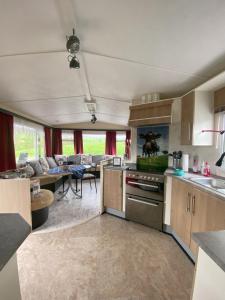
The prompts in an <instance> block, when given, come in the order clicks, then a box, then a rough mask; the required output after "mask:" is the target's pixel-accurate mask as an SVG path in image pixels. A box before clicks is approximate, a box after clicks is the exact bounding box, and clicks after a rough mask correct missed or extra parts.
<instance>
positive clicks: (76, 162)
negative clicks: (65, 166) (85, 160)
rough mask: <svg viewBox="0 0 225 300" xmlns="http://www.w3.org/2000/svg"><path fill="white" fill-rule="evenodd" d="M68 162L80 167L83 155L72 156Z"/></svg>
mask: <svg viewBox="0 0 225 300" xmlns="http://www.w3.org/2000/svg"><path fill="white" fill-rule="evenodd" d="M68 162H69V163H72V164H74V165H80V164H81V154H76V155H70V156H69V157H68Z"/></svg>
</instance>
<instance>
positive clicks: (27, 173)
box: [19, 164, 35, 178]
mask: <svg viewBox="0 0 225 300" xmlns="http://www.w3.org/2000/svg"><path fill="white" fill-rule="evenodd" d="M19 170H20V174H21V175H23V174H24V175H25V177H26V178H31V177H32V176H34V174H35V171H34V169H33V168H32V167H31V165H29V164H28V165H26V167H23V168H20V169H19Z"/></svg>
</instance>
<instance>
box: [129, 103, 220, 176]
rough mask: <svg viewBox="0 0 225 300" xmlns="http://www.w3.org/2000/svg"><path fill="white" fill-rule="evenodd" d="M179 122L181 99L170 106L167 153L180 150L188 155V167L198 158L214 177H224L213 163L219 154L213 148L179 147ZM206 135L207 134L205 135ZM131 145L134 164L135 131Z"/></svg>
mask: <svg viewBox="0 0 225 300" xmlns="http://www.w3.org/2000/svg"><path fill="white" fill-rule="evenodd" d="M180 122H181V99H174V102H173V105H172V124H171V125H170V130H169V153H172V152H173V151H177V150H181V151H183V153H188V154H189V166H190V167H192V162H193V157H194V156H198V158H199V161H202V160H204V161H208V163H209V164H210V167H211V172H212V173H213V174H216V175H220V176H224V177H225V170H224V171H223V170H222V169H221V168H218V167H216V166H215V162H216V161H217V160H218V158H219V157H220V155H221V153H220V151H219V149H216V147H215V146H182V145H180ZM205 134H207V133H205ZM131 137H132V145H131V160H132V161H133V162H136V156H137V150H136V149H137V130H136V128H132V129H131ZM169 165H170V166H172V159H171V158H170V159H169Z"/></svg>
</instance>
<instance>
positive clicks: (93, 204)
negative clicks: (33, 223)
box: [33, 180, 100, 234]
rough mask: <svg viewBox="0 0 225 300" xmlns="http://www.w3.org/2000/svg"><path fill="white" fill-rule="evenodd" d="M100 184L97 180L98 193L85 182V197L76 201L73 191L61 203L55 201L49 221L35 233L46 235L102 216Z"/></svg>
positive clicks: (50, 210)
mask: <svg viewBox="0 0 225 300" xmlns="http://www.w3.org/2000/svg"><path fill="white" fill-rule="evenodd" d="M99 190H100V184H99V180H97V193H96V191H95V187H94V184H92V189H91V188H90V184H89V182H88V181H86V182H83V197H82V199H76V196H75V195H74V194H73V192H72V191H71V190H69V192H68V193H67V195H66V196H65V197H64V198H63V199H62V200H60V201H54V203H53V204H52V205H51V206H50V207H49V216H48V220H47V221H46V222H45V223H44V224H43V225H42V226H40V227H38V228H36V229H35V230H34V231H33V233H34V234H37V233H38V234H39V233H46V232H51V231H56V230H61V229H65V228H69V227H72V226H74V225H78V224H81V223H84V222H86V221H88V220H90V219H92V218H94V217H96V216H98V215H99V214H100V197H99V195H100V193H99Z"/></svg>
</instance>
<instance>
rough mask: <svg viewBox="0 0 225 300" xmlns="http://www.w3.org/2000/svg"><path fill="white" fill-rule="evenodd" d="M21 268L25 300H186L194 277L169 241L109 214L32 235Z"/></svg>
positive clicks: (22, 253) (22, 251)
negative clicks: (82, 222) (74, 225)
mask: <svg viewBox="0 0 225 300" xmlns="http://www.w3.org/2000/svg"><path fill="white" fill-rule="evenodd" d="M18 264H19V276H20V283H21V292H22V297H23V299H24V300H29V299H35V300H47V299H48V300H51V299H60V300H66V299H71V300H72V299H81V300H86V299H91V300H111V299H120V300H125V299H126V300H128V299H129V300H142V299H143V300H161V299H171V300H176V299H179V300H185V299H189V298H190V293H191V285H192V278H193V271H194V266H193V264H192V263H191V262H190V260H189V259H188V258H187V257H186V255H185V254H184V253H183V252H182V250H181V249H180V248H179V247H178V246H177V244H176V243H175V242H174V240H173V239H172V238H171V237H170V236H168V235H166V234H163V233H160V232H158V231H155V230H152V229H150V228H147V227H145V226H142V225H138V224H135V223H132V222H128V221H125V220H122V219H119V218H116V217H113V216H110V215H107V214H104V215H103V216H99V217H96V218H95V219H93V220H91V221H89V222H87V223H84V224H82V225H78V226H76V227H73V228H70V229H66V230H61V231H55V232H52V233H46V234H32V235H30V237H29V238H28V239H27V240H26V241H25V243H24V244H23V245H22V247H21V248H20V250H19V251H18Z"/></svg>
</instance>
